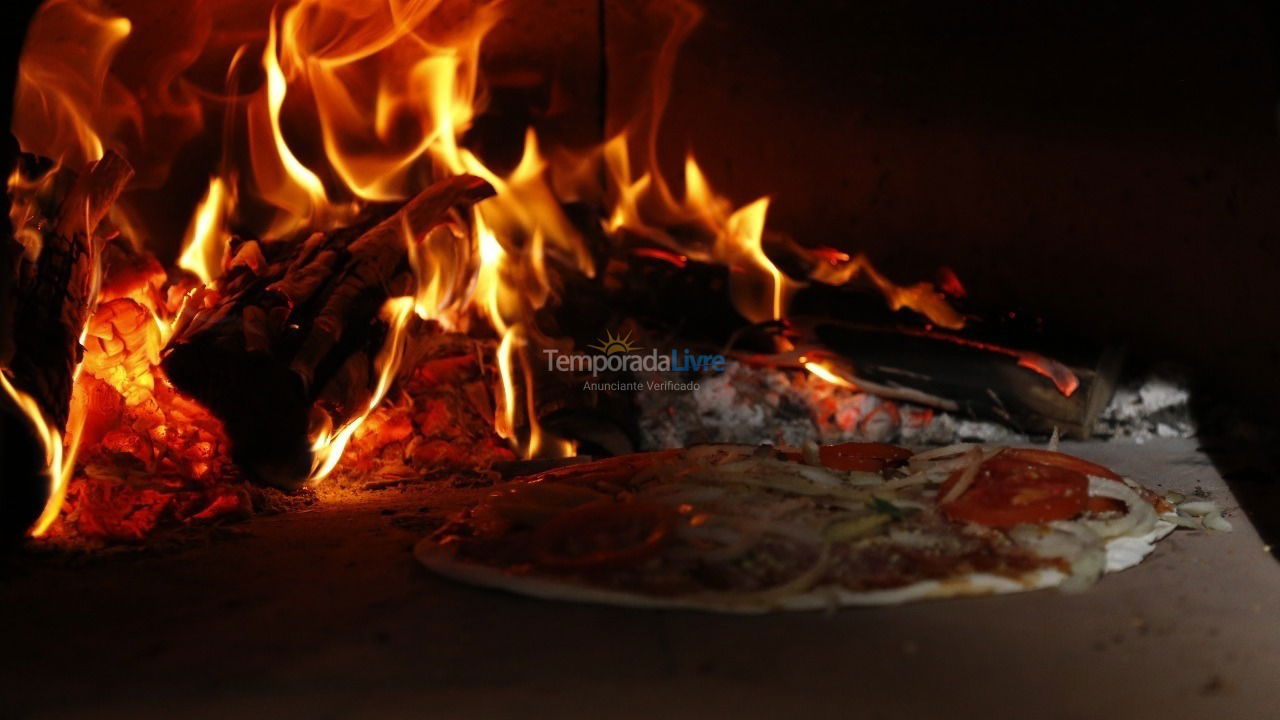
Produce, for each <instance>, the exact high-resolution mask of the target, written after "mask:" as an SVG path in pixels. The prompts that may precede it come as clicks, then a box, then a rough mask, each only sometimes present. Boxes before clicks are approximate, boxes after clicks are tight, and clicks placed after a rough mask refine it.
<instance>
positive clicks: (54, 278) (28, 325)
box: [0, 152, 133, 537]
mask: <svg viewBox="0 0 1280 720" xmlns="http://www.w3.org/2000/svg"><path fill="white" fill-rule="evenodd" d="M132 176H133V169H132V168H131V167H130V166H129V163H128V162H126V161H125V160H124V159H123V158H121V157H120V156H119V155H116V154H115V153H113V152H108V153H107V154H106V155H104V156H103V158H102V159H101V160H98V161H97V162H94V163H90V164H89V165H88V166H87V167H86V168H85V170H84V171H83V172H82V173H80V174H79V176H78V177H75V178H74V180H73V181H71V180H70V177H71V175H70V174H69V173H67V172H66V171H65V170H59V171H56V172H55V175H54V176H50V177H49V178H48V179H49V181H50V182H49V184H48V185H47V186H44V185H43V183H42V188H41V189H42V190H47V191H48V192H47V193H46V192H40V193H38V194H39V195H42V196H44V197H35V196H34V195H36V194H37V193H36V191H35V188H34V187H32V188H31V191H32V194H33V197H31V198H13V201H14V202H20V203H26V202H28V201H29V202H30V203H31V205H30V206H29V207H28V209H27V217H26V218H25V223H24V226H23V227H16V228H14V235H13V237H12V238H6V239H5V241H4V243H3V245H4V246H3V247H2V248H0V256H3V257H4V260H3V262H0V269H2V270H3V271H4V273H5V274H4V276H3V278H0V285H3V286H4V287H5V288H6V291H7V294H6V295H5V296H4V297H3V298H0V317H3V318H4V322H3V324H0V327H3V328H6V330H5V331H3V332H0V366H3V367H5V368H7V374H8V378H9V382H10V383H11V385H12V390H15V391H16V392H18V393H21V394H22V395H24V396H25V397H26V398H29V399H30V400H31V401H32V402H34V404H35V406H36V408H37V409H38V411H39V414H40V415H41V416H42V418H41V420H42V421H43V422H44V423H45V424H46V426H47V427H48V428H49V429H51V430H56V431H57V432H58V433H61V432H62V431H63V429H64V428H65V426H66V422H67V414H68V412H69V408H70V402H71V386H72V383H73V381H74V377H75V368H76V366H77V365H78V364H79V362H80V358H81V354H82V348H81V347H80V333H81V331H82V330H83V329H84V326H85V321H86V320H87V318H88V315H89V312H90V310H91V309H92V304H93V301H94V294H95V292H96V284H97V282H98V277H97V273H98V271H99V267H98V257H99V253H100V251H101V249H102V248H101V239H100V238H97V237H95V235H94V233H95V231H96V230H97V228H98V225H99V224H100V223H101V222H102V220H103V218H105V217H106V215H107V213H108V212H109V211H110V209H111V206H112V205H113V204H114V203H115V200H116V198H117V197H118V196H119V195H120V193H121V191H123V190H124V187H125V185H126V183H128V181H129V178H130V177H132ZM68 181H70V185H69V186H66V185H65V184H64V183H65V182H68ZM63 189H65V192H64V191H63ZM0 408H2V409H3V411H2V413H0V414H3V416H4V418H5V423H4V425H5V427H4V434H3V436H2V437H3V441H2V442H3V445H0V464H2V465H3V466H4V467H5V468H7V470H6V472H5V474H4V476H5V481H4V483H3V485H2V486H0V494H3V498H0V534H2V535H3V536H5V537H12V536H14V535H16V534H20V533H21V532H22V531H24V530H26V529H27V528H28V527H29V526H30V525H31V523H32V522H33V521H34V520H35V518H36V516H37V515H38V514H39V512H40V508H41V506H42V505H43V504H44V501H45V499H46V497H47V490H48V488H47V484H48V480H47V478H46V477H44V476H45V475H46V473H45V469H46V463H45V461H44V458H45V448H44V442H45V439H44V438H41V437H38V435H37V433H36V432H35V428H34V426H33V425H32V421H31V419H30V418H29V416H28V415H29V413H30V410H29V409H28V410H26V411H23V410H22V409H21V408H19V407H18V401H17V398H16V397H15V396H14V395H13V394H12V393H10V392H3V393H0ZM19 468H20V469H19ZM14 469H18V470H17V472H14Z"/></svg>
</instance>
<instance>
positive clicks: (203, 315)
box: [162, 176, 493, 488]
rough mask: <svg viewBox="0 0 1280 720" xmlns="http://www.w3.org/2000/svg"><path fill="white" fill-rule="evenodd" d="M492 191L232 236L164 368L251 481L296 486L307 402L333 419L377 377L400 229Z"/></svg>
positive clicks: (400, 277)
mask: <svg viewBox="0 0 1280 720" xmlns="http://www.w3.org/2000/svg"><path fill="white" fill-rule="evenodd" d="M492 193H493V190H492V189H491V188H490V187H489V185H488V184H487V183H485V182H484V181H482V180H480V179H478V178H475V177H471V176H460V177H454V178H450V179H447V180H443V181H440V182H438V183H436V184H435V185H432V186H431V187H429V188H427V189H426V190H424V191H423V192H422V193H421V194H419V195H418V196H417V197H415V198H413V199H412V200H410V201H409V202H408V203H406V204H405V205H404V206H403V207H401V208H400V209H399V210H397V211H395V212H394V213H392V214H390V216H389V217H381V216H380V215H381V214H380V215H375V216H374V217H372V218H365V219H364V220H363V221H361V222H359V223H357V224H355V225H352V226H350V227H347V228H344V229H341V230H337V231H333V232H327V233H314V234H312V235H310V236H309V237H306V238H304V239H302V240H300V241H298V242H295V243H293V244H292V245H290V246H288V247H287V248H285V249H284V250H283V251H279V250H277V249H274V248H268V249H267V251H264V250H263V249H262V248H261V247H259V246H258V244H257V243H256V242H254V241H248V242H244V243H242V244H240V245H239V247H237V248H235V249H234V252H235V256H234V259H233V261H232V263H231V265H232V267H231V269H230V271H229V272H228V273H227V274H226V275H224V277H223V278H222V279H221V280H220V281H219V284H218V285H217V287H216V288H214V289H213V290H209V291H205V292H201V293H199V294H198V295H196V296H193V297H192V298H191V300H190V301H189V302H188V305H189V311H187V312H184V313H182V315H181V316H180V317H179V320H178V326H177V329H176V331H175V335H174V338H173V340H172V341H171V342H170V344H169V346H168V347H167V348H166V350H165V352H164V359H163V362H162V365H163V368H164V370H165V371H166V373H167V374H168V376H169V378H170V380H171V381H172V382H173V383H174V385H175V386H177V387H178V389H180V390H182V391H183V392H185V393H187V394H189V395H191V396H192V397H194V398H195V399H197V400H199V401H200V402H202V403H203V404H204V405H205V406H206V407H208V408H209V410H210V411H211V412H213V413H214V415H216V416H217V417H218V418H219V419H221V420H222V422H223V424H224V426H225V429H226V432H227V435H228V437H229V438H230V439H231V443H232V455H233V458H234V459H235V460H236V461H237V463H239V464H240V465H241V466H242V467H244V468H245V469H247V470H249V471H250V472H251V473H252V475H253V476H255V477H256V478H257V479H258V480H260V481H263V482H267V483H269V484H272V485H276V486H279V487H284V488H294V487H297V486H298V485H299V484H300V483H301V482H302V481H304V480H305V479H306V478H307V476H308V474H309V473H310V470H311V448H310V443H309V440H308V438H309V437H310V436H311V434H312V433H313V431H314V430H315V428H314V427H312V424H313V422H314V420H315V418H316V417H317V414H316V412H315V409H316V408H317V407H318V406H321V407H319V409H322V410H324V411H325V414H327V415H328V416H329V417H330V418H332V419H333V420H334V422H335V424H341V423H342V422H344V421H345V420H346V419H349V418H350V417H352V416H353V415H354V414H355V413H356V412H357V410H358V408H359V407H360V406H361V404H362V403H363V402H367V398H368V395H369V393H370V392H371V390H372V387H373V385H374V383H375V381H376V377H375V372H374V370H375V368H374V364H375V363H374V360H375V357H376V354H377V352H378V350H379V348H380V347H381V345H382V341H383V339H384V336H385V332H386V324H385V323H384V322H381V321H379V312H380V310H381V308H382V306H383V304H384V303H385V301H386V300H387V298H389V297H391V296H392V295H393V294H400V293H403V292H408V291H410V287H411V283H410V278H411V274H410V272H409V269H408V266H407V251H406V242H405V233H406V232H408V233H411V234H412V236H414V237H418V236H420V235H421V234H423V233H425V232H427V231H428V230H430V229H431V228H433V227H435V226H438V225H440V224H442V223H446V222H449V221H450V217H451V211H453V210H454V209H457V208H461V207H464V206H467V205H469V204H471V203H475V202H478V201H480V200H482V199H484V198H486V197H488V196H489V195H491V194H492ZM267 254H270V255H271V256H272V257H270V258H268V257H267Z"/></svg>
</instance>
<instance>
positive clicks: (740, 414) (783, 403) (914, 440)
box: [637, 361, 1026, 449]
mask: <svg viewBox="0 0 1280 720" xmlns="http://www.w3.org/2000/svg"><path fill="white" fill-rule="evenodd" d="M697 382H698V389H696V390H693V391H690V392H648V393H640V394H639V395H638V397H637V400H638V403H639V405H640V409H641V414H640V422H639V424H640V431H641V436H642V438H641V439H642V442H643V445H644V448H645V449H656V448H669V447H683V446H686V445H690V444H693V443H704V442H727V443H751V444H754V443H772V444H775V445H785V446H790V447H798V446H800V445H802V444H804V443H805V442H811V441H812V442H818V443H837V442H849V441H870V442H898V443H907V444H913V445H925V444H944V443H950V442H955V441H957V440H974V441H981V442H1014V441H1018V440H1025V439H1026V438H1024V437H1023V436H1021V435H1018V434H1017V433H1014V432H1012V431H1010V430H1009V429H1007V428H1005V427H1003V426H1001V425H999V424H996V423H991V422H982V421H975V420H968V419H962V418H958V417H955V416H952V415H948V414H946V413H941V412H938V411H934V410H931V409H929V408H925V407H921V406H918V405H911V404H909V403H903V402H897V401H885V400H882V399H880V398H879V397H876V396H875V395H871V394H869V393H864V392H856V391H852V390H849V389H846V388H841V387H837V386H835V385H832V384H831V383H828V382H826V381H825V380H822V379H820V378H817V377H814V376H812V375H810V374H809V373H806V372H803V371H799V370H785V369H780V368H771V367H754V366H749V365H745V364H742V363H738V362H733V361H730V362H729V363H728V364H727V366H726V369H725V371H724V372H723V373H719V374H715V375H704V376H702V377H700V378H698V380H697Z"/></svg>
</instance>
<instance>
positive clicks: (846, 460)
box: [786, 442, 911, 473]
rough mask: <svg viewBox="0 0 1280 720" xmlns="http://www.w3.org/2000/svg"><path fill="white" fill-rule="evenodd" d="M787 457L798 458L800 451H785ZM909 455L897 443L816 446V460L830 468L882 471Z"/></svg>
mask: <svg viewBox="0 0 1280 720" xmlns="http://www.w3.org/2000/svg"><path fill="white" fill-rule="evenodd" d="M786 457H787V459H789V460H800V459H801V458H803V455H801V454H800V453H787V454H786ZM909 457H911V451H910V450H908V449H906V448H900V447H898V446H897V445H888V444H885V443H872V442H863V443H860V442H848V443H840V444H839V445H823V446H822V447H820V448H818V460H819V462H821V463H822V464H823V466H825V467H828V468H831V469H832V470H844V471H850V470H852V471H856V472H873V473H878V472H883V471H884V470H885V468H888V467H893V466H894V465H899V464H901V463H903V462H904V461H906V459H907V458H909Z"/></svg>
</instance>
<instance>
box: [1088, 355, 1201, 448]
mask: <svg viewBox="0 0 1280 720" xmlns="http://www.w3.org/2000/svg"><path fill="white" fill-rule="evenodd" d="M1190 401H1191V393H1190V391H1189V390H1187V386H1186V382H1185V380H1182V379H1181V378H1179V377H1178V376H1177V375H1176V374H1171V373H1169V372H1168V371H1162V372H1161V373H1160V374H1157V375H1153V376H1151V377H1147V378H1144V379H1141V380H1138V381H1135V382H1132V383H1129V384H1126V385H1123V386H1121V387H1120V388H1118V389H1117V390H1116V393H1115V395H1114V396H1113V397H1112V398H1111V402H1110V403H1109V404H1108V405H1107V407H1106V409H1104V410H1103V411H1102V415H1101V416H1100V417H1099V418H1098V425H1097V428H1096V430H1095V434H1097V435H1100V436H1103V437H1110V438H1115V439H1127V440H1134V441H1137V442H1143V441H1145V440H1148V439H1150V438H1157V437H1159V438H1186V437H1191V436H1193V435H1194V434H1195V432H1196V425H1195V421H1194V419H1193V418H1192V417H1191V406H1190Z"/></svg>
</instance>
